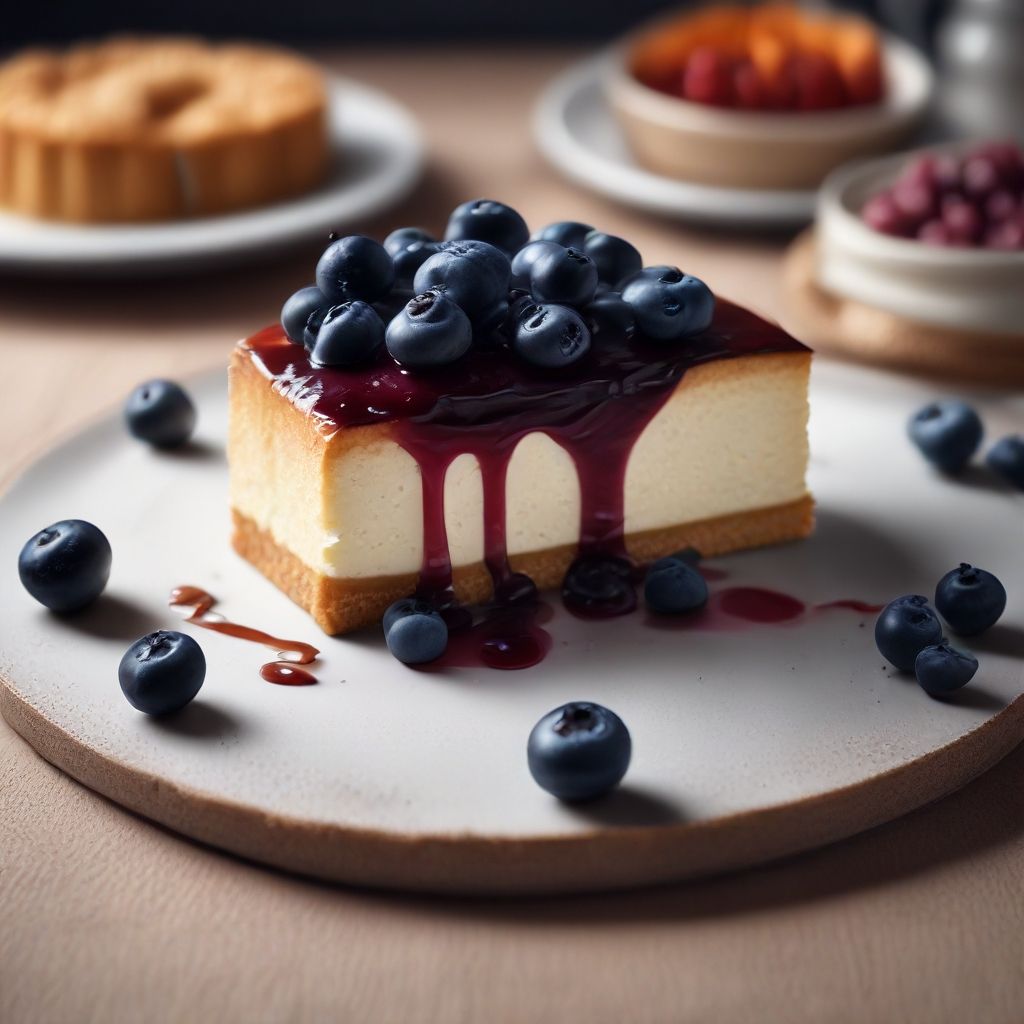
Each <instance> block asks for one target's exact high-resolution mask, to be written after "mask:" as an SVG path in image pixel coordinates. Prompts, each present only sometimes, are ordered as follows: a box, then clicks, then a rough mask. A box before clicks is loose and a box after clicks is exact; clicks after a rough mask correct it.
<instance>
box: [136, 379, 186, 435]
mask: <svg viewBox="0 0 1024 1024" xmlns="http://www.w3.org/2000/svg"><path fill="white" fill-rule="evenodd" d="M124 419H125V423H126V424H127V426H128V430H129V431H130V432H131V435H132V436H133V437H137V438H138V439H139V440H140V441H145V442H147V444H151V445H153V446H154V447H156V448H178V447H180V446H181V445H183V444H184V443H185V442H186V441H187V440H188V439H189V438H190V437H191V436H192V431H193V430H195V427H196V407H195V406H194V405H193V404H192V399H191V398H189V397H188V392H187V391H186V390H185V389H184V388H183V387H182V386H181V385H180V384H175V383H174V381H173V380H148V381H146V382H145V384H140V385H139V386H138V387H137V388H136V389H135V390H134V391H133V392H132V393H131V394H130V395H129V396H128V401H127V402H125V405H124Z"/></svg>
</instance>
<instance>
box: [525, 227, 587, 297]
mask: <svg viewBox="0 0 1024 1024" xmlns="http://www.w3.org/2000/svg"><path fill="white" fill-rule="evenodd" d="M534 244H536V243H534ZM596 290H597V267H595V266H594V261H593V260H592V259H591V258H590V257H589V256H588V255H587V254H586V253H585V252H581V251H580V250H579V249H563V248H562V247H561V246H558V247H557V248H553V249H547V250H546V251H545V252H542V253H540V254H539V255H538V256H537V258H536V259H535V260H534V261H533V265H532V266H531V267H530V291H531V292H532V294H533V297H534V298H535V299H536V300H537V301H538V302H558V303H562V304H563V305H566V306H585V305H586V304H587V303H588V302H590V300H591V299H592V298H593V297H594V292H595V291H596Z"/></svg>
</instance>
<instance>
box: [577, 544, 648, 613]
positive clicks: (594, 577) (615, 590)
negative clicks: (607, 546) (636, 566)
mask: <svg viewBox="0 0 1024 1024" xmlns="http://www.w3.org/2000/svg"><path fill="white" fill-rule="evenodd" d="M562 600H563V601H564V602H565V606H566V608H568V609H569V610H570V611H574V612H578V613H580V614H583V615H586V616H592V617H595V618H607V617H610V616H613V615H625V614H626V613H628V612H631V611H632V610H633V609H634V608H636V588H635V587H634V586H633V567H632V566H631V565H630V564H629V562H627V561H626V560H625V559H624V558H616V557H615V556H614V555H603V554H588V555H581V556H580V557H579V558H577V559H576V560H575V561H574V562H573V563H572V565H570V566H569V570H568V572H566V574H565V579H564V580H563V581H562Z"/></svg>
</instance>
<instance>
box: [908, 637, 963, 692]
mask: <svg viewBox="0 0 1024 1024" xmlns="http://www.w3.org/2000/svg"><path fill="white" fill-rule="evenodd" d="M977 671H978V659H977V658H975V657H972V656H971V655H970V654H965V653H964V652H963V651H958V650H956V649H955V648H953V647H950V646H949V644H947V643H946V642H945V641H944V640H943V641H942V642H941V643H938V644H933V645H931V646H929V647H925V648H924V649H923V650H922V651H921V652H920V653H919V654H918V656H917V658H916V659H915V661H914V674H915V675H916V676H917V681H918V682H919V683H920V684H921V689H922V690H924V691H925V693H927V694H930V695H931V696H932V697H941V696H943V695H944V694H947V693H952V692H953V691H954V690H959V689H960V687H961V686H966V685H967V684H968V683H969V682H970V681H971V680H972V679H973V678H974V673H975V672H977Z"/></svg>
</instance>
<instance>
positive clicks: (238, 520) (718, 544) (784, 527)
mask: <svg viewBox="0 0 1024 1024" xmlns="http://www.w3.org/2000/svg"><path fill="white" fill-rule="evenodd" d="M232 521H233V524H234V534H233V537H232V544H233V545H234V548H235V551H237V552H238V554H240V555H241V556H242V557H243V558H244V559H246V560H247V561H249V562H251V563H252V564H253V565H254V566H255V567H256V568H257V569H259V570H260V572H262V573H263V575H264V576H266V577H267V579H269V580H270V581H271V582H272V583H274V584H275V585H276V586H277V587H278V588H280V589H281V590H283V591H284V592H285V593H286V594H287V595H288V596H289V597H290V598H291V599H292V600H293V601H294V602H295V603H296V604H298V605H300V606H301V607H303V608H305V609H306V611H308V612H309V613H310V615H312V616H313V618H314V619H315V620H316V622H317V624H318V625H319V626H320V627H321V629H323V631H324V632H325V633H329V634H337V633H350V632H352V631H353V630H356V629H360V628H362V627H363V626H369V625H374V624H376V623H379V622H380V619H381V617H382V616H383V614H384V612H385V611H386V610H387V607H388V605H390V604H391V603H392V602H393V601H397V600H398V599H399V598H401V597H407V596H408V595H409V594H411V593H413V592H414V591H415V589H416V583H417V580H418V574H417V573H409V574H406V575H401V576H382V577H377V578H369V579H368V578H359V579H339V578H337V577H334V576H326V575H324V574H322V573H319V572H317V571H316V570H314V569H311V568H310V567H309V566H308V565H306V564H305V563H304V562H303V561H302V560H301V559H300V558H298V557H297V556H296V555H294V554H293V553H292V552H291V551H289V550H288V549H287V548H285V547H283V546H282V545H281V544H279V543H278V542H277V541H276V540H274V538H273V537H272V536H271V535H270V534H269V533H268V532H267V531H266V530H263V529H261V528H260V527H259V526H258V525H257V524H256V523H255V522H254V521H253V520H252V519H250V518H249V517H248V516H246V515H243V514H242V513H241V512H239V511H238V510H237V509H232ZM813 528H814V500H813V499H812V498H811V496H810V495H809V494H807V495H804V496H803V497H802V498H799V499H797V500H796V501H793V502H790V503H788V504H785V505H776V506H773V507H771V508H760V509H753V510H751V511H748V512H735V513H732V514H731V515H726V516H719V517H717V518H715V519H705V520H703V521H701V522H696V523H683V524H680V525H677V526H671V527H668V528H666V529H662V530H647V531H644V532H642V533H631V534H627V535H626V547H627V549H628V551H629V553H630V554H631V555H632V556H633V557H634V558H635V559H637V561H639V562H649V561H653V560H654V559H656V558H662V557H664V556H665V555H669V554H671V553H672V552H674V551H679V550H681V549H682V548H686V547H693V548H696V549H697V550H698V551H700V553H701V554H702V555H703V556H705V557H708V558H710V557H714V556H716V555H725V554H728V553H729V552H731V551H739V550H741V549H743V548H752V547H761V546H763V545H767V544H781V543H783V542H785V541H791V540H800V539H802V538H804V537H806V536H808V535H809V534H810V533H811V531H812V529H813ZM575 555H576V548H575V546H574V545H566V546H563V547H558V548H550V549H548V550H544V551H535V552H528V553H526V554H522V555H513V556H512V557H511V558H510V559H509V562H510V564H511V567H512V569H513V570H515V571H516V572H523V573H526V575H528V576H529V577H530V578H531V579H532V580H533V581H534V583H535V584H536V585H537V587H538V588H539V589H541V590H548V589H551V588H552V587H557V586H559V585H560V584H561V582H562V579H563V577H564V576H565V572H566V570H567V569H568V568H569V565H570V564H571V563H572V560H573V558H574V557H575ZM453 584H454V589H455V596H456V597H457V598H458V599H459V600H460V601H462V602H465V603H467V604H477V603H480V602H482V601H486V600H488V598H490V596H491V594H492V583H491V576H490V573H489V572H488V570H487V567H486V566H485V565H484V564H483V562H478V563H477V564H475V565H470V566H461V567H460V566H456V567H455V568H454V569H453Z"/></svg>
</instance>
